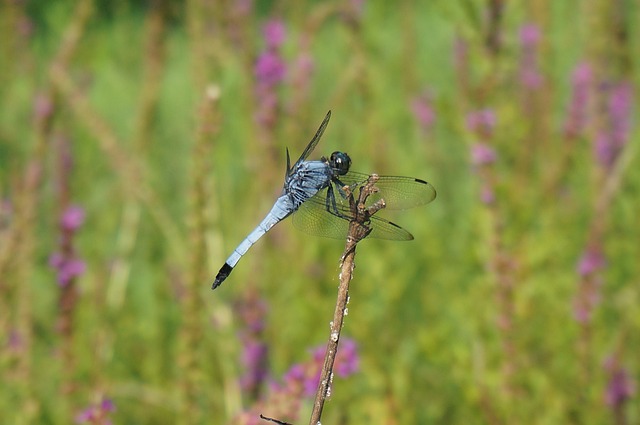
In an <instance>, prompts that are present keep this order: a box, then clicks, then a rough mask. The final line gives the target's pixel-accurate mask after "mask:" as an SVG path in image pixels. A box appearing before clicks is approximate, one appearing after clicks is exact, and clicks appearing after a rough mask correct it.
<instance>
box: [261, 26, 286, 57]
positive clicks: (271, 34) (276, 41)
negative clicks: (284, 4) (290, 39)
mask: <svg viewBox="0 0 640 425" xmlns="http://www.w3.org/2000/svg"><path fill="white" fill-rule="evenodd" d="M262 35H263V37H264V41H265V43H266V44H267V48H268V49H274V50H275V49H278V48H279V47H280V46H282V44H283V43H284V40H285V39H286V37H287V31H286V29H285V27H284V23H283V22H282V21H281V20H279V19H272V20H270V21H268V22H267V23H266V24H264V26H263V27H262Z"/></svg>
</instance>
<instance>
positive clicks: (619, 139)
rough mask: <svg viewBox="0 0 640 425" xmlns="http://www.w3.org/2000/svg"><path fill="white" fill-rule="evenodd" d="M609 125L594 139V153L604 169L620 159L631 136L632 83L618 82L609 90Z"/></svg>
mask: <svg viewBox="0 0 640 425" xmlns="http://www.w3.org/2000/svg"><path fill="white" fill-rule="evenodd" d="M608 93H609V98H608V103H607V116H608V122H607V124H608V125H607V126H606V127H605V128H603V129H601V131H600V132H599V133H598V134H597V136H596V138H595V140H594V146H593V149H594V153H595V156H596V159H597V160H598V163H599V164H600V165H601V166H602V167H603V168H604V169H607V170H608V169H610V168H611V167H612V166H613V164H614V163H615V161H616V160H617V159H618V156H619V155H620V152H621V151H622V149H623V148H624V146H625V145H626V143H627V140H628V138H629V131H630V128H631V109H632V97H633V89H632V87H631V85H630V84H628V83H625V82H622V83H618V84H616V85H614V86H612V87H610V89H609V90H608Z"/></svg>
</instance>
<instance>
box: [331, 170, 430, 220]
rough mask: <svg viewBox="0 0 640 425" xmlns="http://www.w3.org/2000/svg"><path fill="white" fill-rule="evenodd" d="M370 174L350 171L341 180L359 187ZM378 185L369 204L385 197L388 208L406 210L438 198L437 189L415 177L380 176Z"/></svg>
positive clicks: (369, 199) (368, 201) (368, 200)
mask: <svg viewBox="0 0 640 425" xmlns="http://www.w3.org/2000/svg"><path fill="white" fill-rule="evenodd" d="M368 178H369V175H368V174H363V173H358V172H355V171H349V172H348V173H347V174H346V175H345V176H341V177H340V180H341V181H342V182H343V183H344V184H346V185H349V186H351V187H358V186H360V185H362V184H363V183H364V182H366V181H367V179H368ZM375 185H376V187H377V188H378V189H379V192H377V193H375V194H373V195H371V196H370V197H369V198H368V199H367V204H371V203H373V202H376V201H378V200H379V199H384V201H385V203H386V208H387V209H390V210H404V209H408V208H413V207H417V206H420V205H425V204H428V203H429V202H431V201H433V200H434V199H435V198H436V189H435V188H434V187H433V186H432V185H431V184H430V183H428V182H426V181H424V180H421V179H416V178H414V177H402V176H378V181H377V182H376V184H375Z"/></svg>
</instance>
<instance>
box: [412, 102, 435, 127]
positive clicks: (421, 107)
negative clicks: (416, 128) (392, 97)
mask: <svg viewBox="0 0 640 425" xmlns="http://www.w3.org/2000/svg"><path fill="white" fill-rule="evenodd" d="M411 110H412V111H413V115H414V116H415V117H416V120H417V121H418V123H419V124H420V127H422V129H423V130H425V131H427V130H429V129H430V128H431V127H432V126H433V122H434V121H435V118H436V113H435V111H434V109H433V106H432V103H431V96H429V94H427V93H424V94H421V95H419V96H416V97H415V98H414V99H413V101H412V102H411Z"/></svg>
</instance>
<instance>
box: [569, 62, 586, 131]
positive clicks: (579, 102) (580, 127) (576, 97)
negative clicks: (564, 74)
mask: <svg viewBox="0 0 640 425" xmlns="http://www.w3.org/2000/svg"><path fill="white" fill-rule="evenodd" d="M592 84H593V72H592V70H591V66H589V64H588V63H586V62H582V63H579V64H578V65H577V66H576V67H575V68H574V70H573V73H572V75H571V86H572V93H571V102H570V103H569V107H568V111H567V119H566V121H565V124H564V132H565V135H566V136H567V137H577V136H579V135H581V134H582V133H583V131H584V129H585V127H586V125H587V110H588V109H587V108H588V102H589V91H590V88H591V85H592Z"/></svg>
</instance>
